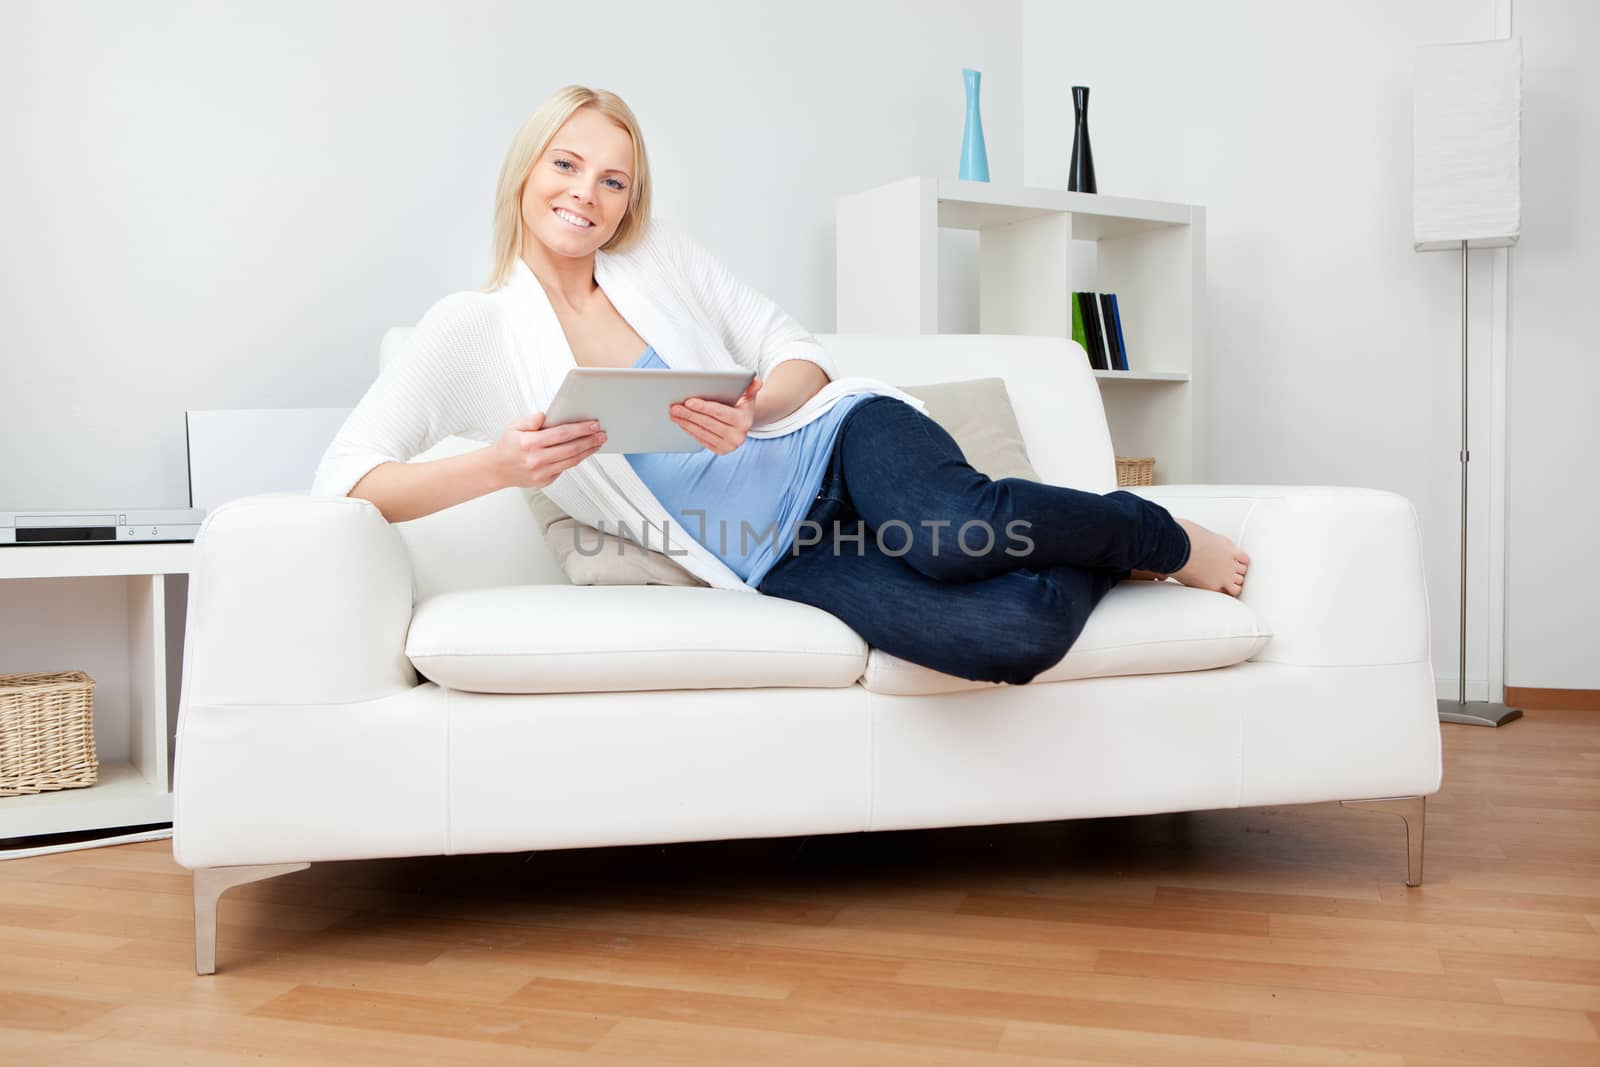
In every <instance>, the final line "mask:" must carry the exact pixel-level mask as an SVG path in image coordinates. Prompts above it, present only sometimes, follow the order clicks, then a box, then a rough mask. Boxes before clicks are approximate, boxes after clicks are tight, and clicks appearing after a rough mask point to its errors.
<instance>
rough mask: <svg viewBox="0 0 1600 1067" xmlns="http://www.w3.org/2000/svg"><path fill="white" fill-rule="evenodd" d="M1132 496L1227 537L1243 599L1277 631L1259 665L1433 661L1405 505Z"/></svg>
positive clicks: (1157, 492) (1261, 490) (1210, 493)
mask: <svg viewBox="0 0 1600 1067" xmlns="http://www.w3.org/2000/svg"><path fill="white" fill-rule="evenodd" d="M1126 488H1127V490H1128V491H1129V492H1133V493H1136V494H1138V495H1139V496H1142V497H1144V498H1146V499H1148V500H1152V501H1154V502H1156V503H1157V504H1160V505H1161V506H1162V507H1164V508H1166V509H1167V510H1168V511H1170V512H1171V513H1172V514H1173V516H1174V517H1176V518H1184V519H1189V520H1191V521H1193V522H1197V523H1199V524H1201V525H1202V526H1205V527H1207V528H1208V529H1211V530H1215V531H1216V532H1218V533H1221V534H1226V535H1227V536H1228V537H1230V538H1232V539H1233V540H1234V541H1235V542H1237V543H1238V545H1239V547H1240V548H1242V549H1243V550H1244V551H1245V553H1246V554H1247V555H1249V557H1250V570H1249V573H1248V574H1247V575H1246V576H1245V582H1244V592H1243V593H1242V595H1241V596H1240V598H1239V599H1240V600H1242V601H1243V602H1244V603H1246V604H1248V605H1249V606H1250V607H1251V609H1252V610H1254V611H1255V612H1256V613H1257V614H1258V615H1259V616H1260V617H1261V620H1262V622H1263V623H1264V624H1265V625H1267V626H1268V627H1269V628H1270V629H1271V630H1272V632H1273V638H1272V640H1271V641H1269V642H1268V643H1267V645H1266V647H1265V648H1263V649H1262V650H1261V651H1260V652H1258V653H1257V654H1256V655H1255V656H1253V657H1251V659H1252V661H1257V662H1269V663H1287V664H1292V665H1295V666H1303V667H1313V666H1315V667H1345V666H1376V665H1382V664H1394V663H1416V662H1423V661H1431V658H1432V635H1431V631H1430V616H1429V611H1428V591H1427V585H1426V579H1425V577H1424V572H1423V559H1422V537H1421V529H1420V524H1419V523H1418V521H1417V512H1416V508H1414V507H1413V506H1412V505H1411V501H1409V500H1407V499H1406V498H1405V497H1403V496H1400V495H1399V494H1397V493H1390V492H1386V491H1383V490H1378V489H1357V488H1345V487H1340V486H1291V485H1143V486H1128V487H1126Z"/></svg>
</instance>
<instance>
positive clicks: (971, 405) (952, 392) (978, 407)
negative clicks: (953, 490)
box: [900, 378, 1039, 482]
mask: <svg viewBox="0 0 1600 1067" xmlns="http://www.w3.org/2000/svg"><path fill="white" fill-rule="evenodd" d="M900 390H901V392H905V393H910V394H911V395H912V396H914V397H916V398H917V399H918V400H920V401H922V402H923V403H924V404H926V405H928V410H927V415H928V417H929V418H930V419H932V420H933V421H934V422H937V423H938V424H939V425H940V426H942V427H944V429H945V432H946V433H948V434H949V435H950V436H951V437H954V438H955V439H956V444H958V445H960V446H961V454H962V455H963V456H966V457H967V462H968V463H970V464H972V466H973V467H974V469H976V470H978V471H979V472H981V473H983V474H987V475H988V476H989V477H991V478H1027V479H1028V480H1030V481H1035V482H1036V481H1038V480H1039V475H1038V473H1037V472H1036V471H1035V470H1034V469H1033V464H1032V463H1030V462H1029V461H1028V450H1027V448H1026V447H1024V446H1023V444H1022V428H1021V427H1020V426H1018V425H1017V413H1016V412H1015V411H1014V410H1012V407H1011V394H1010V393H1008V392H1006V383H1005V379H1004V378H974V379H972V380H971V381H965V382H934V383H932V384H931V385H902V386H901V387H900Z"/></svg>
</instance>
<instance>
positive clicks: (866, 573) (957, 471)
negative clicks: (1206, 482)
mask: <svg viewBox="0 0 1600 1067" xmlns="http://www.w3.org/2000/svg"><path fill="white" fill-rule="evenodd" d="M1188 560H1189V535H1188V534H1187V533H1185V532H1184V529H1183V527H1181V526H1179V525H1178V523H1177V521H1176V520H1175V519H1173V517H1172V514H1171V513H1170V512H1168V511H1167V510H1166V509H1165V508H1163V507H1161V506H1160V505H1159V504H1155V503H1152V502H1151V501H1148V500H1145V499H1144V498H1143V497H1140V496H1137V495H1135V494H1133V493H1129V492H1125V491H1122V490H1118V491H1117V492H1113V493H1106V494H1103V495H1102V494H1100V493H1086V492H1083V491H1081V490H1078V489H1068V488H1064V487H1061V486H1054V485H1045V484H1044V483H1042V482H1034V481H1029V480H1027V479H1024V478H1000V479H991V478H989V477H987V476H985V475H983V474H980V473H979V472H978V471H976V470H974V469H973V468H972V466H971V465H970V464H968V463H967V461H966V459H965V457H964V456H963V455H962V453H961V448H960V446H958V445H957V444H956V442H955V440H954V438H952V437H951V436H950V435H949V434H948V433H946V432H945V430H944V428H943V427H941V426H940V425H939V424H938V423H936V422H934V421H933V420H932V419H930V418H929V417H928V416H926V415H924V414H923V413H922V412H920V411H918V410H917V409H916V408H914V407H912V406H911V405H909V404H906V403H904V402H902V401H900V400H897V399H895V398H894V397H887V396H875V397H872V398H870V399H868V400H865V401H863V402H861V403H860V404H858V405H857V406H856V407H855V408H853V409H852V410H851V411H850V412H849V413H848V414H847V415H846V416H845V420H844V422H843V423H842V424H841V426H840V429H839V434H838V437H837V438H836V439H835V442H834V447H833V454H832V458H831V459H830V461H829V464H828V470H827V473H826V474H825V475H824V476H823V479H822V491H821V492H820V493H819V494H818V495H817V499H816V501H815V502H814V503H813V504H812V506H811V511H810V513H809V514H808V516H807V521H806V522H805V523H803V524H802V525H801V527H800V529H799V531H798V533H797V536H796V539H795V541H794V543H793V544H792V545H791V546H790V547H789V549H788V551H787V552H785V553H784V555H783V556H782V557H781V558H780V559H779V560H778V563H777V565H776V566H774V567H773V568H772V570H770V571H768V572H767V576H766V577H765V578H764V579H762V582H761V586H760V590H761V592H763V593H766V594H767V595H769V596H776V597H782V598H783V599H785V600H797V601H799V602H801V603H803V604H810V605H812V606H813V607H818V608H821V609H822V610H824V611H826V612H828V613H829V614H831V615H835V616H837V617H838V618H839V619H841V620H842V621H843V622H844V623H845V624H846V625H847V626H849V627H850V628H851V629H853V630H854V631H855V632H856V633H858V634H860V635H861V637H862V639H863V640H865V641H866V642H867V644H869V645H871V646H872V647H874V648H878V649H882V650H883V651H885V652H888V653H891V654H893V655H895V656H899V657H900V658H901V659H904V660H909V661H910V662H912V663H916V664H920V665H922V666H924V667H931V668H932V669H934V670H936V671H942V672H944V673H946V674H954V675H957V676H958V677H962V678H971V679H977V680H980V681H986V682H1010V683H1012V684H1016V685H1021V684H1023V683H1025V682H1029V681H1032V680H1033V678H1034V676H1035V675H1037V674H1038V673H1039V672H1040V671H1043V670H1045V669H1046V668H1048V667H1052V666H1054V665H1055V664H1056V663H1058V662H1059V661H1060V660H1061V657H1063V656H1065V655H1066V654H1067V650H1068V649H1069V648H1071V647H1072V643H1073V642H1074V641H1076V640H1077V639H1078V635H1079V634H1080V633H1082V632H1083V626H1084V623H1086V622H1087V621H1088V619H1089V613H1090V612H1091V611H1093V610H1094V607H1095V605H1096V604H1098V603H1099V602H1100V601H1101V599H1103V598H1104V597H1105V595H1106V594H1107V593H1108V592H1110V591H1111V589H1112V588H1113V587H1114V586H1115V585H1116V584H1117V583H1118V582H1120V581H1122V580H1123V579H1125V578H1127V577H1128V575H1129V572H1130V571H1133V570H1136V569H1137V570H1151V571H1159V572H1161V573H1164V574H1170V573H1171V572H1173V571H1176V570H1178V569H1179V568H1181V567H1182V566H1183V565H1184V564H1185V563H1187V562H1188Z"/></svg>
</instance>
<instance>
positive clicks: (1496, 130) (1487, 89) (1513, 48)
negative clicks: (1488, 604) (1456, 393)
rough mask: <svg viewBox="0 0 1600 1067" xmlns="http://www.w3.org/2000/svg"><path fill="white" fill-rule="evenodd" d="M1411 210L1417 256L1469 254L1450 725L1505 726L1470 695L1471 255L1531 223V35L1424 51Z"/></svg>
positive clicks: (1512, 239) (1497, 710)
mask: <svg viewBox="0 0 1600 1067" xmlns="http://www.w3.org/2000/svg"><path fill="white" fill-rule="evenodd" d="M1415 90H1416V91H1415V95H1414V97H1413V110H1412V120H1413V121H1412V129H1411V137H1412V142H1411V143H1412V164H1413V166H1412V185H1411V192H1412V198H1411V214H1412V225H1413V239H1414V247H1415V249H1416V251H1418V252H1441V251H1455V250H1457V249H1459V250H1460V252H1461V452H1460V459H1461V648H1460V652H1461V655H1460V674H1459V675H1458V679H1459V683H1460V696H1459V699H1456V700H1449V699H1446V698H1444V697H1440V698H1439V719H1440V721H1441V722H1454V723H1465V724H1467V725H1471V726H1500V725H1502V724H1503V723H1507V722H1510V721H1511V720H1512V719H1516V718H1520V717H1521V715H1522V712H1521V711H1520V710H1518V709H1517V708H1508V707H1506V705H1504V704H1499V703H1495V702H1493V701H1479V700H1474V701H1468V700H1467V464H1468V462H1469V461H1470V460H1471V453H1470V452H1469V451H1468V450H1467V251H1468V249H1471V248H1508V247H1510V246H1511V245H1514V244H1516V243H1517V236H1518V233H1519V231H1520V230H1521V228H1522V190H1521V184H1522V183H1521V158H1520V156H1521V135H1522V41H1521V39H1520V38H1516V37H1511V38H1507V39H1504V40H1499V41H1478V42H1474V43H1471V44H1446V45H1426V46H1424V47H1421V48H1418V49H1417V66H1416V83H1415Z"/></svg>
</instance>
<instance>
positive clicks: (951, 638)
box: [312, 85, 1249, 684]
mask: <svg viewBox="0 0 1600 1067" xmlns="http://www.w3.org/2000/svg"><path fill="white" fill-rule="evenodd" d="M650 191H651V181H650V164H649V158H648V156H647V155H646V152H645V144H644V138H643V135H642V133H641V132H640V130H639V124H638V122H637V121H636V120H635V118H634V115H633V112H632V111H631V110H630V109H629V108H628V106H627V105H626V104H625V103H624V102H623V101H622V100H621V99H620V98H619V97H617V96H616V95H614V94H612V93H608V92H604V91H598V90H592V89H588V88H584V87H582V86H575V85H574V86H567V87H566V88H564V89H561V90H560V91H558V92H556V93H555V94H554V95H552V96H551V97H550V98H549V99H548V100H546V101H545V102H544V104H542V105H541V106H540V107H539V109H538V110H537V111H535V112H534V114H533V115H532V117H530V118H529V119H528V121H527V122H526V123H525V124H524V125H523V127H522V129H521V130H520V131H519V132H518V134H517V136H516V138H515V140H514V141H513V142H512V145H511V149H510V151H509V152H508V153H507V155H506V159H505V163H504V165H503V166H502V168H501V172H500V180H499V184H498V188H497V191H496V197H495V212H494V254H495V263H494V269H493V272H492V274H491V277H490V279H489V282H488V284H487V285H486V286H485V288H484V289H483V290H482V291H478V292H460V293H454V294H452V295H450V296H447V297H445V298H444V299H442V300H440V301H439V302H438V303H437V304H435V305H434V306H433V307H432V308H430V309H429V310H428V312H427V314H425V315H424V316H423V318H422V320H421V321H420V322H419V323H418V324H417V326H416V328H415V329H414V330H413V331H412V333H411V336H410V338H409V340H408V342H407V345H406V347H405V350H404V351H403V352H402V353H400V354H399V355H398V356H397V357H396V358H395V360H393V361H392V362H391V364H390V365H389V366H388V367H387V368H386V369H385V370H384V372H383V373H382V374H381V375H380V376H379V377H378V380H377V381H376V382H374V383H373V385H372V387H371V388H370V389H369V390H368V391H367V393H366V394H365V395H364V396H363V397H362V399H361V401H360V403H359V404H358V405H357V406H356V408H355V410H354V411H352V412H351V414H350V417H349V419H348V420H347V421H346V423H345V425H344V426H343V427H342V428H341V430H340V432H339V434H338V435H337V436H336V438H335V440H334V441H333V443H332V445H330V447H329V449H328V451H327V454H326V455H325V456H324V457H323V460H322V463H321V464H320V465H319V467H318V469H317V473H316V477H315V481H314V484H313V488H312V492H313V493H314V494H316V495H319V496H328V495H331V496H346V495H349V496H353V497H360V498H362V499H365V500H368V501H370V502H372V503H373V504H374V505H376V506H377V507H378V508H379V510H380V511H381V512H382V513H383V515H384V516H385V518H387V519H388V520H389V521H390V522H403V521H406V520H409V519H414V518H418V517H420V516H423V515H428V514H432V513H433V512H436V511H439V510H441V509H443V508H447V507H450V506H452V505H454V504H458V503H461V502H462V501H465V500H470V499H472V498H475V497H478V496H481V495H483V494H485V493H490V492H493V491H495V490H498V489H503V488H507V487H511V486H520V487H538V488H542V489H543V490H544V491H545V492H546V493H547V494H548V495H549V496H550V497H551V499H552V500H553V501H554V502H555V503H556V504H558V505H560V506H561V507H562V508H563V509H564V510H565V511H566V512H567V513H568V514H570V515H572V516H573V517H574V518H576V519H578V520H579V521H580V522H583V523H588V524H589V525H592V526H597V527H601V528H603V529H608V530H611V531H618V530H619V529H623V528H625V529H627V530H629V531H634V532H635V533H637V532H638V531H652V530H653V531H658V532H660V533H661V534H662V535H663V539H664V543H663V544H649V543H648V542H646V543H647V546H648V547H652V548H663V547H665V548H666V549H667V550H669V551H671V552H672V553H673V554H674V556H675V557H676V558H677V561H678V562H679V563H680V564H681V565H682V566H683V567H684V568H685V569H686V570H688V571H689V572H690V573H692V574H694V575H696V576H698V577H699V578H701V579H702V580H704V581H705V582H706V583H707V584H709V585H711V586H713V587H717V588H723V589H739V590H745V591H751V592H756V591H759V592H761V593H765V594H767V595H770V596H777V597H782V598H785V599H790V600H796V601H800V602H803V603H807V604H811V605H813V606H816V607H819V608H821V609H823V610H825V611H828V612H830V613H832V614H834V615H836V616H837V617H839V618H840V619H842V620H843V621H844V622H845V623H846V624H847V625H849V626H851V627H852V628H853V629H854V630H855V631H856V632H857V633H858V634H860V635H861V637H862V638H863V639H864V640H866V641H867V642H868V643H869V644H870V645H872V646H873V647H876V648H881V649H883V650H884V651H886V652H889V653H892V654H894V655H896V656H899V657H901V658H903V659H906V660H909V661H911V662H913V663H918V664H921V665H924V666H927V667H931V668H933V669H935V670H939V671H944V672H947V673H950V674H955V675H958V676H961V677H965V678H972V679H980V680H985V681H997V682H1011V683H1014V684H1022V683H1025V682H1028V681H1030V680H1032V678H1033V677H1034V676H1035V675H1037V674H1038V673H1039V672H1040V671H1042V670H1044V669H1046V668H1047V667H1050V666H1052V665H1053V664H1054V663H1056V662H1057V661H1059V660H1060V659H1061V657H1062V656H1064V655H1065V654H1066V652H1067V650H1068V649H1069V648H1070V647H1071V645H1072V643H1073V641H1075V640H1076V639H1077V636H1078V634H1079V633H1080V632H1081V630H1082V628H1083V624H1084V622H1085V621H1086V620H1087V619H1088V616H1089V613H1090V612H1091V611H1092V610H1093V608H1094V606H1095V605H1096V604H1097V603H1098V602H1099V601H1100V599H1101V598H1103V597H1104V596H1105V594H1106V593H1107V592H1108V591H1109V590H1110V589H1111V588H1112V587H1113V586H1115V585H1116V583H1117V582H1119V581H1122V580H1123V579H1126V578H1129V577H1159V576H1163V575H1169V574H1170V575H1171V576H1173V577H1175V578H1176V579H1177V580H1178V581H1180V582H1182V583H1184V584H1186V585H1193V586H1198V587H1201V588H1206V589H1211V590H1215V591H1218V592H1222V593H1226V594H1229V595H1235V596H1236V595H1238V594H1239V592H1240V590H1241V589H1242V586H1243V581H1244V575H1245V571H1246V569H1247V567H1248V564H1249V558H1248V557H1247V556H1246V555H1245V554H1244V553H1243V552H1242V551H1239V549H1238V548H1237V546H1235V545H1234V544H1233V542H1231V541H1230V540H1228V539H1227V538H1225V537H1223V536H1221V535H1219V534H1216V533H1213V532H1212V531H1209V530H1206V529H1205V528H1203V527H1200V526H1198V525H1197V524H1194V523H1190V522H1187V521H1185V520H1181V519H1174V518H1173V517H1172V515H1171V514H1170V513H1169V512H1167V511H1166V510H1165V509H1164V508H1162V507H1160V506H1159V505H1157V504H1155V503H1153V502H1150V501H1147V500H1145V499H1143V498H1142V497H1139V496H1137V495H1135V494H1132V493H1127V492H1123V491H1118V492H1114V493H1108V494H1104V495H1102V494H1096V493H1086V492H1082V491H1079V490H1075V489H1068V488H1063V487H1058V486H1051V485H1045V484H1042V483H1039V482H1033V481H1028V480H1025V479H1020V478H1003V479H999V480H992V479H989V478H987V477H985V476H984V475H982V474H980V473H979V472H977V471H976V470H974V469H973V468H972V467H971V466H970V465H968V464H967V463H966V461H965V459H964V458H963V456H962V454H961V451H960V449H959V447H958V446H957V445H956V443H955V442H954V440H952V439H951V438H950V436H949V434H947V433H946V432H945V431H944V430H943V429H942V428H941V427H940V426H939V425H938V424H937V423H935V422H934V421H933V420H932V419H930V418H928V417H927V415H926V414H924V412H923V404H922V402H921V401H920V400H918V399H916V398H915V397H912V396H910V395H909V394H906V393H904V392H902V391H900V390H899V389H896V388H895V387H894V386H892V385H889V384H887V383H884V382H880V381H876V380H873V379H870V378H841V377H840V376H839V374H838V371H837V368H836V367H835V366H834V365H833V362H832V361H831V360H830V358H829V357H828V354H827V353H826V352H825V351H824V350H823V349H822V347H821V345H819V344H818V343H817V341H816V339H815V338H814V337H812V336H811V335H810V334H809V333H808V332H807V331H806V330H804V329H803V328H802V327H801V326H800V325H799V324H798V323H796V322H795V321H794V320H793V319H792V318H790V317H789V316H788V315H787V314H785V313H784V311H783V310H782V309H781V308H779V307H778V306H777V305H776V304H774V303H773V302H772V301H770V300H768V299H767V298H766V297H764V296H763V295H761V294H760V293H758V292H756V291H755V290H753V289H751V288H750V287H748V286H746V285H745V284H743V283H742V282H740V281H739V280H738V279H737V278H735V277H733V276H732V275H731V274H730V273H729V272H728V271H727V270H726V269H725V268H724V267H723V266H722V265H721V264H720V263H718V262H717V261H716V260H715V259H714V258H713V257H712V256H711V255H710V254H709V253H707V252H706V250H705V249H704V248H702V247H701V246H700V245H699V244H697V243H696V242H694V241H693V240H691V239H689V238H688V237H687V236H685V235H683V234H680V233H678V232H676V231H675V230H673V229H672V228H670V227H668V226H666V225H665V224H663V223H662V222H661V221H660V220H657V219H655V218H653V217H652V215H651V211H650ZM574 366H584V367H596V366H612V367H630V366H637V367H672V368H679V369H727V370H732V369H738V368H744V369H747V370H750V371H753V372H755V375H756V377H755V380H753V381H752V382H751V384H750V387H749V389H747V390H746V392H745V394H744V395H743V396H742V397H741V398H739V400H738V401H737V402H736V403H734V404H721V403H716V402H714V401H708V400H701V399H691V400H689V401H688V402H687V403H686V404H683V405H674V406H673V408H672V410H671V412H670V415H671V417H672V419H673V420H674V421H675V422H676V423H677V424H678V425H679V426H681V427H682V428H683V429H684V430H685V431H686V432H688V433H689V434H690V435H692V436H693V437H694V438H695V439H696V440H697V441H699V442H700V443H701V444H702V445H704V448H703V449H702V450H700V451H697V452H691V453H651V454H626V455H624V454H618V453H600V452H599V451H598V449H599V448H600V446H601V444H603V442H604V440H605V428H604V427H603V426H600V425H598V424H597V423H595V422H576V423H566V424H562V425H554V426H547V425H545V423H544V416H543V414H542V412H543V411H544V410H545V407H546V406H547V405H548V403H549V401H550V399H551V397H553V396H554V394H555V391H556V388H557V386H559V385H560V382H561V379H562V377H563V376H564V375H565V373H566V372H567V371H568V370H569V369H571V368H572V367H574ZM451 434H455V435H459V436H462V437H467V438H471V439H476V440H480V441H483V442H485V445H486V447H484V448H482V449H479V450H477V451H474V452H471V453H467V454H464V455H460V456H455V457H452V458H449V459H442V460H436V461H433V462H425V463H410V462H406V460H407V459H408V458H409V457H410V456H414V455H416V454H418V453H419V452H422V451H424V450H426V449H427V448H428V447H430V446H431V445H432V444H433V443H434V442H436V441H438V440H440V439H441V438H443V437H445V436H448V435H451ZM974 529H977V530H978V533H977V534H973V532H972V531H973V530H974ZM891 530H892V531H893V536H892V537H883V536H880V534H883V533H884V532H886V531H891ZM962 530H965V531H966V535H965V536H961V537H959V538H958V537H957V532H958V531H962ZM751 532H758V533H759V534H760V536H756V537H754V538H752V537H751V536H749V534H750V533H751ZM1136 567H1137V568H1148V569H1147V570H1135V568H1136Z"/></svg>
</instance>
